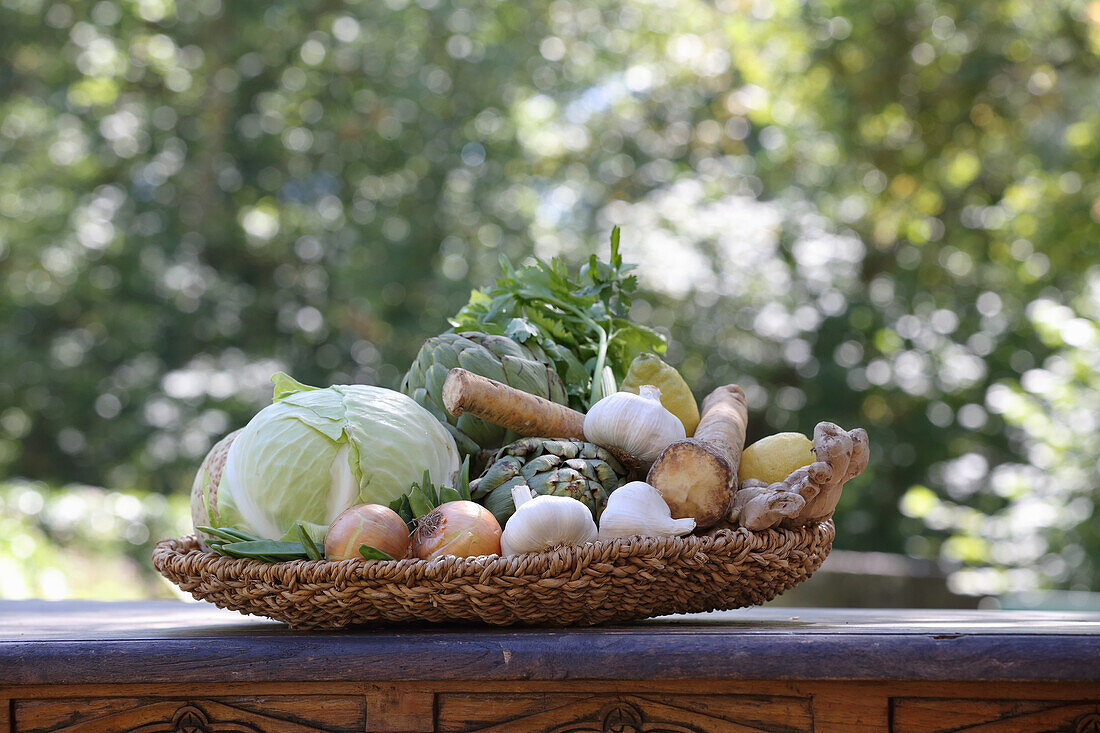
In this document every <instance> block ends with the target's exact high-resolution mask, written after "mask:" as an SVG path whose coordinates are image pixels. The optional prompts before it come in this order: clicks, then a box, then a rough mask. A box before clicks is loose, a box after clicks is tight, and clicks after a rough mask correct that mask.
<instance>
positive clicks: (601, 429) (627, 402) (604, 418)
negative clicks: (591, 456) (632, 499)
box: [584, 384, 687, 464]
mask: <svg viewBox="0 0 1100 733" xmlns="http://www.w3.org/2000/svg"><path fill="white" fill-rule="evenodd" d="M584 437H585V438H586V439H587V440H588V441H590V442H592V443H595V444H596V445H602V446H604V447H605V448H618V449H619V450H622V451H625V452H627V453H629V454H630V455H632V456H634V457H635V458H637V459H638V460H639V461H641V462H642V463H645V464H650V463H653V462H654V461H655V460H657V456H658V455H659V454H660V453H661V451H663V450H664V449H665V448H667V447H668V446H669V445H670V444H671V443H675V442H676V441H677V440H683V439H684V438H686V437H687V433H686V432H685V431H684V424H683V423H682V422H680V418H678V417H676V416H675V415H673V414H672V413H671V412H669V411H668V410H666V409H665V407H664V405H662V404H661V390H659V389H657V388H656V387H654V386H653V385H650V384H643V385H642V386H641V387H639V388H638V394H633V393H631V392H616V393H615V394H611V395H608V396H607V397H604V398H603V399H602V400H600V401H599V402H597V403H596V404H594V405H592V407H591V409H589V410H588V414H587V415H585V416H584Z"/></svg>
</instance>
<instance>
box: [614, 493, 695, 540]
mask: <svg viewBox="0 0 1100 733" xmlns="http://www.w3.org/2000/svg"><path fill="white" fill-rule="evenodd" d="M693 529H695V520H694V519H692V518H691V517H686V518H684V519H673V518H672V512H671V511H670V510H669V508H668V504H666V503H665V500H664V499H662V498H661V493H660V492H659V491H657V489H655V488H653V487H652V486H650V485H649V484H647V483H646V482H644V481H631V482H630V483H628V484H626V485H625V486H620V487H619V488H617V489H615V490H614V491H612V492H611V496H610V498H608V500H607V507H606V508H605V509H604V510H603V514H602V515H600V533H599V536H600V539H601V540H613V539H616V538H619V537H633V536H634V535H641V536H643V537H678V536H680V535H685V534H687V533H688V532H690V531H691V530H693Z"/></svg>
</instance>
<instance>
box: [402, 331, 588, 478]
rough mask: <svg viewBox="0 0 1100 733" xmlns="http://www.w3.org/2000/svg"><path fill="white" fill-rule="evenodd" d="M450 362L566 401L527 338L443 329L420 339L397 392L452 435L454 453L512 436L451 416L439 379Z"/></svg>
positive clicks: (498, 443) (468, 418)
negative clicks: (511, 337)
mask: <svg viewBox="0 0 1100 733" xmlns="http://www.w3.org/2000/svg"><path fill="white" fill-rule="evenodd" d="M455 367H462V368H463V369H466V370H468V371H471V372H473V373H474V374H480V375H481V376H483V377H488V378H489V379H495V380H496V381H498V382H503V383H504V384H507V385H509V386H510V387H515V388H516V389H521V390H523V391H524V392H530V393H531V394H534V395H538V396H539V397H545V398H546V399H548V400H550V401H551V402H557V403H558V404H561V405H565V404H568V395H567V394H566V391H565V385H564V384H563V383H562V381H561V377H559V376H558V373H557V372H556V371H555V370H554V366H553V363H552V362H551V361H550V359H549V358H548V357H547V356H546V354H545V353H544V352H543V351H542V349H541V348H540V347H539V346H538V345H537V344H536V343H535V342H534V341H533V340H532V341H531V342H530V343H529V344H520V343H517V342H515V341H513V340H512V339H510V338H507V337H506V336H490V335H488V334H484V333H481V332H479V331H466V332H463V333H444V334H441V335H439V336H433V337H432V338H430V339H428V340H427V341H425V342H424V345H423V346H421V347H420V352H419V353H418V354H417V355H416V359H415V361H413V363H412V366H411V367H409V371H408V373H406V374H405V378H404V379H403V380H401V391H402V392H404V393H405V394H407V395H409V396H410V397H412V398H413V399H414V400H416V401H417V402H418V403H420V405H421V406H422V407H424V408H425V409H427V410H428V412H430V413H432V415H434V416H435V417H436V419H437V420H439V421H440V422H441V423H443V425H444V427H446V428H447V430H449V431H450V433H451V435H453V436H454V439H455V442H456V443H457V444H458V450H459V453H460V454H462V455H463V456H466V455H472V456H474V457H475V459H476V458H477V453H478V452H479V451H481V450H483V449H488V450H496V449H498V448H500V447H501V446H502V445H504V444H505V443H507V442H509V441H511V440H514V439H515V438H516V437H517V436H516V434H515V433H512V432H510V431H507V430H505V429H504V428H502V427H500V426H498V425H493V424H492V423H490V422H486V421H485V420H482V419H481V418H478V417H474V416H473V415H470V414H465V415H462V416H460V417H454V416H453V415H451V414H449V413H448V412H447V410H446V408H444V407H443V381H444V380H445V379H446V378H447V373H448V372H449V371H450V370H451V369H454V368H455Z"/></svg>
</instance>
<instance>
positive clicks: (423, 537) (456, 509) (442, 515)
mask: <svg viewBox="0 0 1100 733" xmlns="http://www.w3.org/2000/svg"><path fill="white" fill-rule="evenodd" d="M500 533H501V529H500V523H498V522H497V519H496V517H494V516H493V514H492V512H490V511H489V510H488V509H486V508H485V507H483V506H481V505H480V504H477V503H475V502H472V501H449V502H447V503H446V504H441V505H439V506H438V507H436V508H435V509H433V510H432V511H430V512H429V513H427V514H425V515H424V516H423V517H421V518H420V524H419V525H418V526H417V528H416V531H415V532H413V535H412V547H411V549H410V553H411V556H412V557H417V558H420V559H421V560H434V559H435V558H437V557H443V556H444V555H454V556H456V557H477V556H479V555H499V554H500Z"/></svg>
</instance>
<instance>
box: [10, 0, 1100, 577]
mask: <svg viewBox="0 0 1100 733" xmlns="http://www.w3.org/2000/svg"><path fill="white" fill-rule="evenodd" d="M0 50H2V51H3V56H4V59H5V64H4V66H3V67H2V68H0V281H2V282H3V283H4V287H3V289H2V290H0V323H3V324H4V325H3V330H2V331H0V476H13V477H25V478H26V479H29V480H32V481H43V482H47V483H48V484H49V485H53V486H65V485H68V484H71V483H73V482H80V483H81V484H97V485H101V486H108V487H111V488H112V489H113V490H115V491H125V492H130V493H132V494H133V495H134V496H145V497H150V496H155V495H157V494H165V495H169V496H171V497H173V498H172V501H176V498H177V497H180V496H182V495H183V493H184V492H185V491H186V489H187V487H188V486H189V484H190V475H191V473H192V472H193V470H194V467H195V466H196V465H197V463H198V462H199V461H200V460H201V457H202V455H203V454H204V453H205V451H206V450H207V448H208V447H209V446H210V445H211V444H212V443H213V442H214V441H215V440H216V439H217V438H218V437H219V436H220V435H222V434H224V433H225V432H227V431H229V430H230V429H232V428H234V427H237V426H239V425H241V424H243V423H244V422H245V421H247V419H248V418H249V417H250V415H251V414H252V413H253V412H254V411H255V410H256V409H257V408H258V407H259V406H261V405H262V404H263V403H264V402H265V401H266V399H267V398H268V397H269V395H270V391H269V389H270V386H269V384H268V383H267V378H268V376H269V375H270V374H271V372H273V371H275V370H277V369H286V370H288V371H290V372H291V373H293V374H294V375H295V376H296V377H298V378H299V379H302V380H304V381H306V382H308V383H325V382H347V381H357V382H368V383H377V384H382V385H384V386H391V387H393V386H396V385H397V383H398V381H399V379H400V376H401V374H402V373H403V372H404V370H405V368H406V367H407V365H408V363H409V361H410V360H411V358H412V356H413V355H414V353H415V351H416V349H417V347H418V346H419V344H420V342H421V341H422V340H423V338H425V337H427V336H429V335H432V334H435V333H438V332H439V331H441V330H443V329H444V328H446V323H445V317H446V316H447V315H448V314H450V313H453V312H454V311H455V310H456V309H457V307H458V306H459V305H461V304H462V303H463V302H465V299H466V297H467V295H468V292H469V289H470V287H471V286H476V285H481V284H484V283H486V282H487V281H488V280H489V279H490V278H491V277H492V276H493V274H494V273H495V272H496V269H497V268H496V257H497V255H498V253H499V252H502V251H503V252H505V253H507V254H508V255H509V256H511V257H513V258H515V259H517V260H522V259H523V258H524V257H527V256H530V255H531V254H532V253H536V254H538V255H540V256H551V255H561V256H563V257H565V258H566V259H568V260H570V261H573V262H578V261H579V260H580V259H581V258H583V257H584V256H586V255H587V254H588V253H589V252H591V251H593V250H596V251H600V252H603V253H606V236H607V233H608V232H609V231H610V228H611V226H612V225H613V224H621V225H622V226H623V250H624V254H625V256H626V258H627V259H628V260H633V261H637V262H639V263H640V265H641V268H640V274H641V278H642V291H643V293H642V297H641V298H639V299H637V302H636V303H635V309H634V316H635V317H636V318H638V319H639V320H641V321H644V322H646V323H649V324H651V325H654V326H657V327H660V328H662V329H665V331H666V332H667V333H668V334H669V335H670V337H671V340H672V344H671V348H670V351H669V358H670V360H672V361H673V362H674V363H676V364H677V365H678V366H679V367H680V368H681V370H682V371H683V373H684V375H685V377H686V378H687V379H688V381H689V383H691V384H693V386H694V387H695V389H696V392H697V393H698V394H700V395H702V394H704V393H705V392H707V391H709V389H711V388H712V387H713V386H715V385H716V384H719V383H724V382H727V381H737V382H740V383H742V384H743V385H745V386H746V388H747V391H748V394H749V397H750V400H751V406H752V409H753V413H752V418H753V419H752V428H751V435H750V439H752V438H757V437H761V436H763V435H766V434H768V433H771V432H775V431H780V430H802V431H805V432H809V431H811V430H812V428H813V425H814V424H815V423H816V422H817V421H819V420H821V419H831V420H834V421H836V422H839V423H841V424H842V425H845V426H848V427H850V426H854V425H865V426H866V427H867V428H868V429H869V431H870V433H871V437H872V444H873V448H874V453H873V457H872V464H871V469H870V470H868V472H867V473H866V474H865V476H864V477H862V478H861V479H859V480H858V481H856V482H853V484H852V485H851V487H850V488H849V490H848V491H847V492H846V494H845V497H844V500H843V503H842V505H841V507H840V510H839V513H838V517H837V521H838V530H839V531H838V540H837V545H838V546H839V547H845V548H852V549H878V550H888V551H905V552H909V553H910V554H914V555H918V556H928V557H939V558H942V559H943V560H944V561H945V562H947V563H949V564H951V565H952V567H957V568H963V569H962V570H960V571H959V572H957V573H956V575H955V578H956V586H957V588H958V589H960V590H965V591H969V592H999V591H1003V590H1014V589H1026V588H1031V587H1037V586H1039V587H1041V586H1064V587H1072V588H1097V587H1100V535H1098V534H1097V530H1096V529H1095V522H1090V521H1089V518H1090V517H1091V516H1092V514H1093V511H1094V505H1095V503H1096V502H1097V500H1098V496H1097V492H1098V491H1100V489H1098V487H1100V475H1098V474H1100V468H1098V466H1097V463H1096V459H1097V455H1098V453H1100V446H1098V445H1097V442H1096V440H1097V439H1096V436H1097V434H1098V432H1100V425H1098V420H1097V413H1098V412H1100V406H1098V405H1097V397H1096V395H1097V391H1098V386H1100V385H1098V384H1097V376H1096V375H1097V373H1098V372H1100V364H1098V361H1100V357H1098V353H1097V352H1098V349H1100V334H1098V332H1097V328H1096V323H1097V319H1098V317H1100V305H1098V302H1100V300H1098V297H1100V296H1098V294H1097V293H1098V286H1097V281H1098V278H1100V247H1098V246H1097V239H1098V236H1097V235H1098V234H1100V226H1098V224H1097V220H1098V219H1100V179H1097V177H1096V175H1095V171H1096V170H1097V169H1098V167H1100V104H1097V102H1098V101H1100V81H1098V80H1100V58H1098V53H1100V3H1097V2H1083V1H1081V0H1055V1H1054V2H1050V3H1042V4H1033V3H1021V2H1009V1H997V2H995V1H993V0H987V1H984V2H977V3H962V2H947V1H944V0H920V1H919V2H918V1H914V0H889V1H887V0H880V1H878V2H855V1H854V0H809V1H807V2H793V1H791V0H717V1H716V2H702V1H701V0H627V1H625V2H603V1H601V0H576V1H569V0H555V1H554V2H551V3H546V4H535V5H531V6H528V5H525V4H522V3H502V2H478V3H475V2H461V1H456V2H445V1H444V0H417V2H409V1H408V0H386V2H383V3H362V2H343V3H340V2H326V3H322V2H316V0H305V1H304V2H271V3H262V4H252V3H235V4H228V3H223V2H222V1H221V0H196V1H195V2H189V3H178V4H177V3H175V2H173V1H172V0H133V1H127V2H120V1H119V2H116V1H115V0H101V1H99V2H93V3H76V2H66V1H63V0H59V1H57V2H51V1H50V0H0ZM646 292H648V296H646V295H645V293H646ZM5 486H6V487H8V488H6V489H5V492H7V493H6V494H5V497H7V496H8V495H11V494H12V492H20V491H25V490H26V489H25V486H26V484H25V483H23V482H15V483H10V484H5ZM34 486H37V487H39V488H35V489H34V491H36V492H38V493H39V494H40V495H41V496H42V497H43V498H44V503H43V508H42V510H41V511H43V512H45V511H47V507H50V506H52V503H51V502H53V501H57V502H64V501H66V500H67V499H66V497H68V496H70V495H78V494H79V491H81V490H76V489H73V490H72V491H76V492H77V494H73V493H72V491H70V490H59V489H47V488H45V487H44V486H42V485H40V484H34ZM21 487H23V488H21ZM106 495H110V496H114V495H115V494H113V493H108V494H106ZM7 501H8V499H7V498H5V502H6V503H5V507H7V506H8V504H7ZM14 501H16V502H17V503H18V499H15V500H14ZM145 501H146V499H142V502H145ZM32 514H33V513H31V514H26V513H24V514H23V515H19V516H23V517H24V520H21V521H24V524H22V525H20V526H23V527H26V528H28V529H26V530H25V532H24V533H31V534H33V532H39V531H40V532H41V533H42V534H41V537H42V538H49V540H48V541H47V540H46V539H43V540H42V541H41V542H40V543H39V545H41V544H42V543H46V544H49V543H51V542H52V543H56V544H57V546H58V547H61V546H63V545H65V544H66V543H67V542H68V541H69V540H68V539H67V536H66V535H65V533H64V532H62V531H60V530H56V528H53V526H52V525H50V524H48V523H43V522H41V521H39V520H37V519H34V517H33V516H32ZM15 516H16V515H10V516H9V515H8V514H5V515H4V517H5V519H4V521H6V522H13V521H15V519H13V518H12V517H15ZM157 529H158V530H159V529H160V527H157ZM21 531H22V530H21ZM150 531H153V530H152V529H150ZM29 536H30V535H29ZM33 536H38V535H33ZM89 541H90V542H91V540H89ZM96 541H98V540H96ZM39 545H36V546H39ZM103 548H104V549H103V552H104V553H105V554H104V557H107V556H111V555H112V553H114V554H118V553H121V552H123V550H125V551H126V552H127V553H129V554H130V555H131V556H132V557H135V558H139V559H140V561H141V562H144V558H145V557H146V556H147V549H148V548H147V547H146V545H145V544H144V540H143V541H142V542H139V543H137V544H133V543H129V544H125V543H123V544H118V543H117V542H116V543H114V544H108V545H103ZM42 551H43V552H46V550H42ZM19 552H25V550H18V551H17V550H16V549H14V548H9V549H8V551H7V554H6V555H5V557H9V558H11V557H16V558H26V557H28V556H27V555H20V554H19ZM22 577H28V578H29V577H32V575H30V574H27V573H24V575H23V576H22ZM26 582H27V583H30V584H31V585H28V586H27V587H28V588H32V590H31V591H28V592H39V591H41V592H43V593H45V592H47V591H46V590H44V589H42V588H41V587H40V586H37V585H34V583H35V582H38V581H30V580H28V581H26ZM42 582H45V581H42ZM2 592H3V593H5V594H10V593H13V591H11V590H10V589H8V588H4V589H3V591H2Z"/></svg>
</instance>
